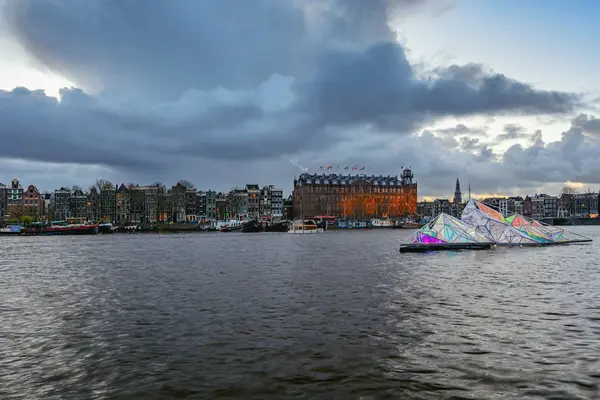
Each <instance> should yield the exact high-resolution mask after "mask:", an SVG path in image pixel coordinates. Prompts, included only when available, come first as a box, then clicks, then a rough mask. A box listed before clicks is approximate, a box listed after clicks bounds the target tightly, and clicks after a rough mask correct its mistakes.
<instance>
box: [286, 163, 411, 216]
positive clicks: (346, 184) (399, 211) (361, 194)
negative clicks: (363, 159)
mask: <svg viewBox="0 0 600 400" xmlns="http://www.w3.org/2000/svg"><path fill="white" fill-rule="evenodd" d="M292 196H293V209H294V217H295V218H312V217H315V216H322V215H329V216H336V217H338V218H342V219H354V220H366V219H371V218H399V217H404V216H409V215H414V214H416V212H417V183H416V182H413V174H412V171H411V170H410V169H404V170H403V171H402V175H401V177H400V178H398V176H381V175H380V176H375V175H371V176H368V175H339V174H308V173H304V174H302V175H300V176H299V177H298V178H297V179H294V193H293V195H292Z"/></svg>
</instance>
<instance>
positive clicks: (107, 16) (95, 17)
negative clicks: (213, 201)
mask: <svg viewBox="0 0 600 400" xmlns="http://www.w3.org/2000/svg"><path fill="white" fill-rule="evenodd" d="M429 3H432V1H428V2H424V1H417V0H403V1H401V0H373V1H368V2H367V1H361V0H347V1H342V0H299V1H297V2H286V1H275V0H254V1H250V0H248V1H238V0H222V1H198V0H177V1H168V2H167V1H154V0H150V1H145V0H144V1H141V0H128V1H123V0H103V1H79V0H63V1H54V0H8V1H7V2H6V6H5V7H4V9H3V14H4V16H5V17H6V19H7V21H8V25H9V27H10V28H11V31H12V33H13V34H14V35H15V37H16V38H17V40H18V41H19V42H20V43H21V44H22V45H23V47H24V48H25V49H26V50H27V51H28V52H29V54H30V55H31V56H32V57H33V58H34V59H35V60H37V62H39V63H40V64H42V65H43V66H44V67H45V68H50V69H51V70H54V71H56V72H57V73H59V74H61V75H64V76H66V77H68V78H69V79H71V80H72V81H73V82H75V83H76V84H77V85H79V86H81V87H83V88H86V89H90V90H87V93H86V92H85V91H83V90H81V89H65V90H63V91H62V92H61V96H60V101H58V100H57V99H54V98H52V97H48V96H46V95H45V94H44V93H43V92H40V91H30V90H27V89H22V88H18V89H15V90H13V91H2V92H0V102H1V103H0V104H2V106H1V107H0V118H1V119H2V121H3V123H2V124H0V141H1V142H2V143H3V146H0V157H6V158H22V159H28V160H32V161H46V162H55V163H80V164H100V165H106V166H111V167H114V168H118V169H121V170H125V171H132V170H134V169H137V170H139V169H143V170H144V173H148V174H150V173H152V172H153V171H155V173H157V174H158V173H161V174H163V173H165V171H166V170H169V171H173V174H177V173H179V172H178V171H180V169H179V168H182V167H181V165H183V164H186V165H188V166H189V168H194V165H198V166H199V165H203V166H204V165H210V162H208V161H214V162H217V161H219V162H221V161H223V160H225V161H227V162H232V161H233V160H244V161H245V162H246V165H247V167H246V168H247V170H251V169H252V168H253V167H252V166H253V164H252V163H258V162H259V161H257V160H260V162H268V161H269V160H276V159H279V158H281V157H284V156H289V155H292V154H300V153H303V154H308V153H310V154H313V158H314V157H320V156H321V154H323V153H324V154H328V156H327V157H331V155H330V154H332V153H335V149H336V148H343V149H344V150H343V151H344V152H345V154H346V155H345V157H346V158H349V157H351V156H349V155H348V154H349V153H352V152H355V151H358V150H356V149H358V148H360V147H361V146H362V145H363V144H364V143H365V142H373V141H374V140H375V139H376V138H377V137H378V136H379V134H381V133H388V134H389V133H396V134H400V135H404V136H405V137H407V135H410V134H411V132H413V131H414V130H416V129H422V128H423V127H424V125H425V124H426V123H428V122H430V121H434V120H435V119H437V118H441V117H446V116H471V115H498V114H518V115H544V114H568V113H571V112H572V111H573V110H574V109H575V108H577V107H578V106H579V103H580V96H579V95H577V94H573V93H564V92H553V91H545V90H539V89H536V88H533V87H532V86H531V85H529V84H527V83H523V82H517V81H515V80H513V79H511V78H509V77H506V76H504V75H502V74H499V73H494V72H490V71H487V70H485V69H484V68H483V67H482V66H480V65H477V64H469V65H464V66H457V65H454V66H450V67H445V68H438V69H436V70H434V71H431V76H430V77H429V78H427V79H421V78H418V77H417V76H416V73H415V71H414V69H413V66H411V64H410V63H409V61H408V60H407V57H406V53H405V49H404V48H403V47H402V46H401V45H399V44H398V43H396V42H395V40H394V39H395V33H394V31H393V30H392V29H391V28H390V26H389V25H388V21H389V20H390V18H396V17H397V16H399V15H400V16H402V15H409V14H410V13H411V12H413V11H415V10H418V9H422V8H423V7H427V5H428V4H429ZM315 7H316V9H317V10H318V11H317V12H315V11H314V9H315ZM319 7H321V8H319ZM100 89H101V90H100ZM94 91H95V92H96V94H95V95H91V94H89V93H92V92H94ZM586 123H587V122H586ZM361 128H362V129H363V131H362V132H368V135H369V136H368V137H365V136H363V135H361ZM453 129H454V132H450V131H448V132H447V134H448V136H449V137H447V138H444V139H443V140H442V141H439V140H440V139H439V138H436V137H435V135H433V134H431V135H427V136H426V135H423V136H422V137H420V138H419V139H417V140H416V142H415V144H418V145H422V146H430V145H432V144H436V146H437V145H439V146H440V148H441V149H444V150H445V151H447V152H448V157H440V155H439V154H438V155H437V156H436V158H435V161H433V165H435V166H436V168H437V170H448V166H449V165H454V164H453V163H454V162H455V161H453V160H454V159H455V157H459V158H460V157H462V156H465V157H468V159H469V160H471V161H472V162H474V163H479V164H481V165H485V166H486V168H488V169H490V171H491V170H492V169H493V168H492V166H493V165H498V163H497V161H496V158H497V157H496V155H495V154H494V153H493V152H492V151H491V150H490V149H489V148H488V147H487V145H485V144H482V143H480V142H475V143H469V142H466V141H458V140H457V139H456V138H455V136H461V135H462V136H475V135H477V136H484V133H485V132H483V131H481V130H480V129H479V128H472V129H469V128H467V127H466V126H465V125H462V126H460V125H457V126H456V127H454V128H453ZM589 132H592V131H591V130H589ZM441 133H442V132H441V131H436V132H435V134H436V135H440V134H441ZM388 136H389V135H388ZM540 140H541V137H540ZM565 140H566V139H565ZM586 140H587V139H586ZM438 141H439V142H438ZM536 143H538V142H536ZM4 144H7V145H4ZM570 145H573V144H570ZM570 145H569V146H570ZM565 146H567V144H565ZM567 147H568V146H567ZM384 150H386V151H389V149H388V148H387V147H385V146H384ZM428 151H429V149H424V148H423V149H419V148H416V147H413V151H412V153H411V154H409V155H408V156H409V159H412V158H414V157H415V155H416V154H420V153H425V154H427V152H428ZM516 151H517V150H513V153H515V154H516ZM365 156H366V154H360V157H365ZM432 157H433V155H432ZM288 158H289V157H287V158H286V159H288ZM207 160H208V161H207ZM363 162H364V163H367V162H368V160H364V161H363ZM396 162H402V161H399V160H398V159H396ZM430 162H431V160H430ZM205 163H206V164H205ZM415 164H417V162H415ZM479 164H478V165H479ZM584 167H585V165H584V163H582V164H581V168H584ZM264 170H265V171H270V172H271V173H272V174H273V176H277V174H278V171H277V170H275V169H273V168H265V169H264ZM483 170H485V169H483ZM261 171H263V170H261ZM425 171H434V170H433V169H431V170H429V169H427V168H425ZM288 172H289V171H288ZM288 172H286V173H288ZM217 173H222V174H223V176H227V173H228V172H227V171H226V168H225V171H224V172H223V171H222V172H217ZM490 173H491V172H490ZM494 173H495V171H494ZM422 176H423V178H424V179H426V178H427V175H425V174H424V175H422ZM503 176H506V175H503Z"/></svg>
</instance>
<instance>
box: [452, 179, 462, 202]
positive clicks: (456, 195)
mask: <svg viewBox="0 0 600 400" xmlns="http://www.w3.org/2000/svg"><path fill="white" fill-rule="evenodd" d="M453 203H454V204H455V205H457V204H462V193H461V192H460V182H459V181H458V178H456V187H455V188H454V202H453Z"/></svg>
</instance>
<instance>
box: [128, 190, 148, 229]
mask: <svg viewBox="0 0 600 400" xmlns="http://www.w3.org/2000/svg"><path fill="white" fill-rule="evenodd" d="M146 190H147V188H146V187H143V186H142V187H140V186H133V187H131V188H129V220H130V222H134V223H145V222H148V220H147V216H146Z"/></svg>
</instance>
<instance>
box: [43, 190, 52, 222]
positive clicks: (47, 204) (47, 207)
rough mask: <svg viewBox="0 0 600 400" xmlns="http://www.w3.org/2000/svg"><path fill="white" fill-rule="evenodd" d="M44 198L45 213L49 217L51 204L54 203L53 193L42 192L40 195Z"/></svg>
mask: <svg viewBox="0 0 600 400" xmlns="http://www.w3.org/2000/svg"><path fill="white" fill-rule="evenodd" d="M40 198H41V199H42V203H43V205H44V211H43V215H44V216H45V217H46V218H48V217H49V214H50V205H51V204H52V194H51V193H47V192H46V193H42V194H41V195H40Z"/></svg>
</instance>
